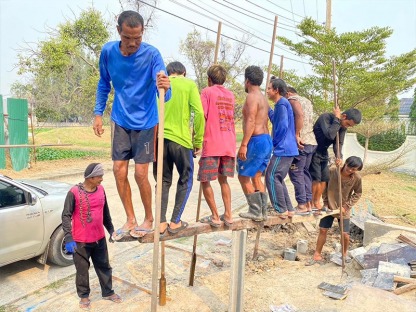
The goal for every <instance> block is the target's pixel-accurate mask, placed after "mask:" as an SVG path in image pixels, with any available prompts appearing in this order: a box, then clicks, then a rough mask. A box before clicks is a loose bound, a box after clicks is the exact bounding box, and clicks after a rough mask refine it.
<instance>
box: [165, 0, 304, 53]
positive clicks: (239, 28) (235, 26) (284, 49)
mask: <svg viewBox="0 0 416 312" xmlns="http://www.w3.org/2000/svg"><path fill="white" fill-rule="evenodd" d="M171 2H173V3H176V4H179V3H177V2H176V1H175V0H171ZM188 2H190V3H192V4H193V5H195V6H196V7H198V8H200V9H202V10H205V11H206V12H208V13H210V14H212V15H214V16H216V17H218V18H219V19H223V18H222V17H221V16H219V15H217V14H214V13H212V12H210V11H208V10H207V9H206V8H203V7H201V6H199V5H198V4H195V3H193V2H192V1H191V0H188ZM179 5H181V4H179ZM206 6H208V5H206ZM186 8H187V9H190V8H189V7H186ZM192 11H193V12H195V11H194V10H192ZM204 16H205V15H204ZM224 24H225V25H227V26H229V25H228V24H231V25H233V26H234V27H231V28H233V29H236V28H237V29H236V30H237V31H240V32H243V33H244V34H248V35H250V36H252V37H254V38H257V39H259V40H261V41H263V42H266V43H270V41H269V40H266V39H264V38H261V37H259V36H257V35H256V34H254V33H251V32H248V31H246V30H245V29H244V28H241V27H240V26H238V25H236V24H233V23H231V22H229V21H228V22H225V23H224ZM243 25H244V24H243ZM272 25H273V26H274V24H272ZM244 26H246V27H248V26H247V25H244ZM251 29H253V28H251ZM257 32H259V31H257ZM259 33H261V32H259ZM261 34H263V35H264V36H267V35H266V34H264V33H261ZM275 46H276V47H278V48H279V49H281V50H283V51H285V52H287V53H289V54H292V55H294V56H298V55H297V54H295V53H293V52H292V51H290V50H288V49H286V48H285V47H284V46H282V45H278V44H275Z"/></svg>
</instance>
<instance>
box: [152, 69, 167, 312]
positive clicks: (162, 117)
mask: <svg viewBox="0 0 416 312" xmlns="http://www.w3.org/2000/svg"><path fill="white" fill-rule="evenodd" d="M161 73H163V71H161ZM164 127H165V90H164V89H163V88H160V89H159V126H158V146H157V148H158V150H157V177H156V209H155V210H156V211H155V227H154V228H155V230H154V239H153V271H152V301H151V311H156V310H157V279H158V276H159V238H160V231H159V227H160V214H161V209H162V178H163V146H164V144H163V143H164V142H163V140H164V133H163V131H164Z"/></svg>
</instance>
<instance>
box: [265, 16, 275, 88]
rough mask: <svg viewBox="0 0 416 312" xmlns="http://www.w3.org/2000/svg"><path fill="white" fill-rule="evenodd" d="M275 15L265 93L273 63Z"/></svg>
mask: <svg viewBox="0 0 416 312" xmlns="http://www.w3.org/2000/svg"><path fill="white" fill-rule="evenodd" d="M277 19H278V17H277V15H276V16H275V17H274V26H273V37H272V45H271V47H270V56H269V67H268V68H267V79H266V90H265V92H264V94H267V85H268V84H269V80H270V72H271V70H272V64H273V53H274V43H275V41H276V30H277Z"/></svg>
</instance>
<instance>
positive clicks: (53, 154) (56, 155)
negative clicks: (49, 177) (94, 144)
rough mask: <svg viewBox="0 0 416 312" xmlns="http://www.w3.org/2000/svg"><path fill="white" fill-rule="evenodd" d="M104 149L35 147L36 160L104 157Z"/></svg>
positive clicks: (105, 153)
mask: <svg viewBox="0 0 416 312" xmlns="http://www.w3.org/2000/svg"><path fill="white" fill-rule="evenodd" d="M107 154H108V152H106V151H91V150H90V151H88V150H74V149H58V148H38V149H36V160H38V161H48V160H59V159H71V158H72V159H74V158H75V159H77V158H90V157H104V156H107Z"/></svg>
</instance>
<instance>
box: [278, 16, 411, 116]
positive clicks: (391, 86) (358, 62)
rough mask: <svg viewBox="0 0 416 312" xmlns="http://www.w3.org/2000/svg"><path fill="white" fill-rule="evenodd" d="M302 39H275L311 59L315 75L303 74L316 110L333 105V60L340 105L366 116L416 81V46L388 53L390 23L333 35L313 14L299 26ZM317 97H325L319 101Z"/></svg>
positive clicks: (378, 112) (379, 111) (375, 113)
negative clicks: (358, 110) (415, 47)
mask: <svg viewBox="0 0 416 312" xmlns="http://www.w3.org/2000/svg"><path fill="white" fill-rule="evenodd" d="M298 29H299V30H300V32H301V34H300V36H301V38H303V41H301V42H299V43H295V42H293V41H292V40H290V39H288V38H285V37H278V39H279V40H280V41H281V42H283V43H284V44H285V45H287V46H288V47H289V49H290V50H291V51H293V52H295V53H296V54H298V55H301V56H305V57H308V58H309V61H310V63H311V65H312V68H313V71H314V74H313V75H310V76H307V77H305V80H304V82H305V84H306V85H307V86H308V87H307V89H308V90H309V92H310V93H311V94H308V95H309V97H310V98H311V100H313V102H314V104H315V108H316V109H317V110H318V111H328V110H330V109H332V107H333V103H331V100H332V99H333V93H334V91H333V89H334V88H333V82H332V60H335V64H336V91H337V97H338V104H339V106H340V107H341V108H343V109H346V108H350V107H356V108H358V109H360V110H361V111H362V112H363V116H364V119H374V118H375V119H378V118H380V117H382V116H383V115H385V113H386V111H387V110H388V109H389V107H388V105H387V103H388V99H389V98H390V96H391V94H397V93H399V92H400V91H403V90H406V89H408V88H410V87H412V86H413V85H414V84H415V83H416V77H415V73H416V49H414V50H412V51H410V52H408V53H404V54H402V55H399V56H393V57H390V58H388V57H386V55H385V47H386V42H385V40H386V39H387V38H389V37H390V36H391V34H392V30H391V29H390V28H388V27H383V28H380V27H372V28H370V29H367V30H363V31H356V32H347V33H343V34H337V33H336V31H335V29H327V28H326V27H324V26H321V25H319V24H318V23H316V22H315V21H314V20H312V19H311V18H306V19H304V20H303V21H302V22H301V23H300V24H299V25H298ZM318 97H320V98H321V99H323V100H318V99H317V98H318Z"/></svg>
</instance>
